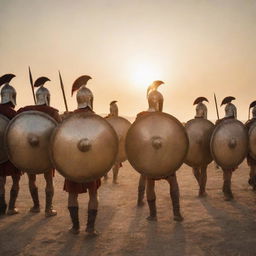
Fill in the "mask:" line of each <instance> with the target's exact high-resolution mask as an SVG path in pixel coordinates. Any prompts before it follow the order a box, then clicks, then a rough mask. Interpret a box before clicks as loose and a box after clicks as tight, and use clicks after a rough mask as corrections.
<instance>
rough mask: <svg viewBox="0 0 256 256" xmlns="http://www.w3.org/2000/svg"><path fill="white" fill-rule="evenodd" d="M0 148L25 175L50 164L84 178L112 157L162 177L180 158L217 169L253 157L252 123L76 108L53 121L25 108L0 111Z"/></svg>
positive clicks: (100, 171)
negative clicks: (131, 116)
mask: <svg viewBox="0 0 256 256" xmlns="http://www.w3.org/2000/svg"><path fill="white" fill-rule="evenodd" d="M61 83H62V80H61ZM62 88H63V83H62ZM63 92H64V90H63ZM0 148H1V151H0V163H3V162H5V161H6V160H7V159H9V160H10V161H11V162H12V163H13V164H14V165H15V166H16V167H17V168H19V169H20V170H22V171H24V172H27V173H30V174H38V173H44V172H46V171H47V170H49V169H51V168H53V167H54V168H55V169H56V170H57V171H58V172H59V173H60V174H61V175H63V176H64V177H65V178H68V179H70V180H72V181H75V182H81V183H83V182H90V181H92V180H95V179H97V178H100V177H102V176H104V175H105V174H106V173H107V172H108V171H109V170H110V169H111V167H112V166H113V164H114V163H115V162H119V163H121V162H124V161H125V160H126V159H128V161H129V162H130V164H131V165H132V166H133V168H134V169H135V170H136V171H138V172H139V173H140V174H144V175H146V176H148V177H151V178H162V177H166V176H169V175H171V174H173V173H174V172H175V171H177V170H178V169H179V168H180V166H181V165H182V164H183V163H186V164H187V165H189V166H191V167H201V166H205V165H208V164H209V163H211V161H213V160H214V161H215V162H216V163H217V164H218V165H219V166H220V167H222V168H223V169H232V168H236V167H237V166H238V165H239V164H240V163H241V162H242V161H243V160H244V158H245V157H246V156H247V154H248V153H249V154H250V155H251V156H252V157H253V158H254V159H256V123H255V124H254V125H252V126H251V128H250V130H249V133H248V131H247V129H246V127H245V126H244V124H243V123H242V122H240V121H238V120H236V119H226V120H223V121H222V122H220V123H218V124H217V125H214V124H213V123H212V122H210V121H209V120H206V119H203V118H195V119H192V120H190V121H188V122H187V123H186V124H185V125H183V124H182V123H181V122H180V121H179V120H178V119H176V118H175V117H174V116H172V115H170V114H168V113H163V112H152V113H150V114H148V115H145V116H142V117H140V118H138V119H137V120H136V121H135V122H134V123H132V124H131V123H130V122H129V121H128V120H127V119H125V118H123V117H120V116H117V117H110V118H107V119H105V118H103V117H101V116H99V115H97V114H93V113H92V114H88V113H83V112H77V113H72V114H70V115H69V116H68V117H67V118H65V119H63V121H62V122H61V123H57V122H56V121H55V120H54V119H52V118H51V117H50V116H49V115H47V114H44V113H42V112H38V111H27V112H23V113H20V114H18V115H17V116H16V117H15V118H13V119H12V120H10V121H9V120H8V119H7V118H6V117H4V116H2V115H0Z"/></svg>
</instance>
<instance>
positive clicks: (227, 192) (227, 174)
mask: <svg viewBox="0 0 256 256" xmlns="http://www.w3.org/2000/svg"><path fill="white" fill-rule="evenodd" d="M232 100H235V97H232V96H228V97H225V98H224V99H223V100H222V103H221V106H222V105H225V104H226V107H225V117H224V118H222V119H220V120H217V122H216V125H217V126H216V129H218V127H221V124H222V123H223V122H224V121H225V120H234V119H235V120H236V119H237V109H236V106H235V105H234V104H233V103H231V101H232ZM216 129H215V131H216V132H217V130H216ZM215 131H214V132H215ZM216 132H215V134H216ZM213 137H214V135H213ZM212 141H213V139H212ZM232 147H234V148H235V147H236V142H235V141H231V142H230V143H229V148H232ZM213 154H214V152H213ZM218 165H221V164H218ZM221 167H222V170H223V187H222V191H223V193H224V200H225V201H230V200H233V198H234V196H233V193H232V190H231V178H232V174H233V172H234V171H235V170H236V169H237V166H235V167H233V168H228V167H223V166H221Z"/></svg>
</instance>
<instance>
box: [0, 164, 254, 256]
mask: <svg viewBox="0 0 256 256" xmlns="http://www.w3.org/2000/svg"><path fill="white" fill-rule="evenodd" d="M248 173H249V169H248V167H247V165H246V163H243V164H242V165H241V166H240V167H239V169H238V170H236V171H235V173H234V176H233V192H234V196H235V200H234V201H233V202H225V201H223V197H222V192H221V186H222V171H220V170H216V169H215V168H214V165H213V164H211V165H210V167H209V169H208V184H207V192H208V197H207V198H204V199H199V198H198V197H197V192H198V187H197V184H196V181H195V179H194V177H193V176H192V172H191V169H190V168H189V167H188V166H186V165H183V166H182V168H181V169H180V170H179V171H178V181H179V185H180V193H181V209H182V213H183V215H184V218H185V219H184V221H183V222H182V223H176V222H174V221H173V220H172V211H171V203H170V197H169V188H168V184H167V182H166V181H164V180H161V181H158V182H157V185H156V192H157V206H158V221H157V222H153V223H151V222H148V221H147V220H146V219H145V218H146V217H147V215H148V208H147V205H144V206H143V207H142V208H137V207H136V196H137V181H138V177H139V175H138V174H137V173H136V172H135V171H134V170H133V169H132V167H131V166H130V165H129V163H127V162H126V163H124V167H123V168H122V169H120V175H119V184H118V185H113V184H112V182H111V175H110V179H109V180H108V181H107V182H103V183H102V186H101V187H100V189H99V200H100V206H99V214H98V218H97V222H96V226H97V229H98V231H99V232H100V233H101V234H100V236H98V237H96V238H91V237H88V236H86V234H85V232H84V228H85V223H86V218H87V217H86V215H87V202H88V195H87V194H84V195H81V196H80V197H79V202H80V221H81V226H82V230H81V233H80V234H79V235H72V234H70V233H69V232H67V230H68V229H69V227H70V224H71V223H70V219H69V214H68V210H67V193H65V192H64V191H62V186H63V178H62V176H60V175H59V174H57V175H56V177H55V199H54V205H55V207H56V210H57V211H58V215H57V216H56V217H52V218H45V217H44V211H43V207H42V210H41V213H38V214H32V213H29V212H28V209H29V208H30V207H31V198H30V195H29V192H28V185H27V177H26V176H25V175H24V176H23V177H22V180H21V190H20V195H19V198H18V202H17V206H18V208H19V210H20V213H19V214H17V215H15V216H4V217H3V218H1V219H0V255H1V256H4V255H7V256H11V255H42V256H45V255H50V256H52V255H60V256H65V255H72V256H73V255H87V256H101V255H104V256H105V255H120V256H128V255H129V256H130V255H138V256H142V255H145V256H153V255H160V256H165V255H168V256H169V255H175V256H176V255H177V256H178V255H190V256H192V255H197V256H200V255H207V256H211V255H221V256H224V255H228V256H232V255H241V256H242V255H244V256H245V255H248V256H249V255H256V205H255V201H256V193H255V192H253V191H252V190H251V188H250V187H249V186H248V184H247V180H248ZM38 185H39V192H40V199H41V204H42V206H43V205H44V180H43V177H42V175H41V176H39V177H38ZM9 186H10V182H9V180H8V184H7V189H8V190H9Z"/></svg>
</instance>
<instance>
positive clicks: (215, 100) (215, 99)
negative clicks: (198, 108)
mask: <svg viewBox="0 0 256 256" xmlns="http://www.w3.org/2000/svg"><path fill="white" fill-rule="evenodd" d="M214 102H215V107H216V113H217V118H218V120H219V119H220V117H219V110H218V104H217V98H216V95H215V93H214Z"/></svg>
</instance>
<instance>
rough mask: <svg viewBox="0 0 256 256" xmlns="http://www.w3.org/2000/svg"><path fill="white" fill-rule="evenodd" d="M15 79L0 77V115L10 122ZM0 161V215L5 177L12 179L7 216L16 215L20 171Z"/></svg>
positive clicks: (14, 102) (7, 162) (2, 205)
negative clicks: (0, 87)
mask: <svg viewBox="0 0 256 256" xmlns="http://www.w3.org/2000/svg"><path fill="white" fill-rule="evenodd" d="M13 77H15V75H13V74H6V75H3V76H2V77H0V86H2V85H4V86H3V88H2V90H1V105H0V114H1V115H3V116H4V117H6V118H8V120H11V119H12V118H13V117H14V116H15V115H16V111H15V110H14V107H15V105H16V90H15V89H14V88H13V87H12V86H11V85H10V84H9V82H10V81H11V80H12V78H13ZM5 160H6V161H3V162H2V161H1V164H0V215H4V214H5V213H6V208H7V204H6V201H5V183H6V177H7V176H11V177H12V187H11V190H10V201H9V206H8V211H7V214H8V215H13V214H16V213H18V209H17V208H16V207H15V203H16V199H17V197H18V193H19V181H20V176H21V171H20V170H18V169H17V168H16V167H15V166H14V165H13V164H12V163H11V162H10V161H9V160H8V158H7V159H5Z"/></svg>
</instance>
